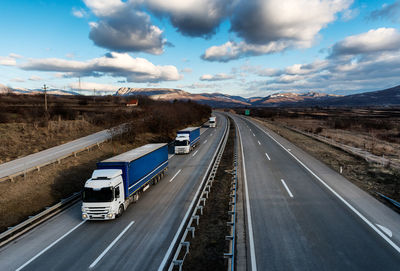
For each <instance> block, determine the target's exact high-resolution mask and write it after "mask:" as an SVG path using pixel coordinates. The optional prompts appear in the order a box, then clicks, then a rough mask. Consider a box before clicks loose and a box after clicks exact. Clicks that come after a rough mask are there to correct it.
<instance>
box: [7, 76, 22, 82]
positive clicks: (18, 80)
mask: <svg viewBox="0 0 400 271" xmlns="http://www.w3.org/2000/svg"><path fill="white" fill-rule="evenodd" d="M10 81H12V82H16V83H23V82H25V80H24V79H22V78H19V77H17V78H13V79H11V80H10Z"/></svg>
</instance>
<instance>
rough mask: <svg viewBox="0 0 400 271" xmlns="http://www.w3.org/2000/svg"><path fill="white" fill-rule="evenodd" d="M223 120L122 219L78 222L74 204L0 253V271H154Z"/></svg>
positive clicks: (211, 152) (174, 163) (171, 166)
mask: <svg viewBox="0 0 400 271" xmlns="http://www.w3.org/2000/svg"><path fill="white" fill-rule="evenodd" d="M226 124H227V119H226V118H225V117H223V116H222V115H220V114H218V126H217V128H210V129H207V130H206V131H204V132H203V133H202V135H201V140H200V144H199V146H198V147H197V148H196V149H195V150H194V151H192V152H191V153H190V154H188V155H179V156H178V155H174V156H172V157H170V159H169V166H168V172H167V175H166V176H165V177H164V178H163V179H162V180H161V181H160V182H159V183H158V184H157V185H155V186H152V187H151V188H150V189H149V190H147V191H146V192H145V193H143V194H142V195H141V198H140V199H139V201H138V202H137V203H135V204H133V205H132V206H130V207H129V208H128V209H127V210H126V211H125V213H124V214H123V216H122V217H120V218H118V219H116V220H112V221H87V222H82V220H81V212H80V203H78V204H76V205H74V206H73V207H71V208H69V209H67V210H66V211H64V212H62V213H61V214H59V215H57V216H55V217H54V218H52V219H50V220H48V221H46V222H45V223H43V224H42V225H40V226H38V227H37V228H35V229H34V230H32V231H30V232H29V233H27V234H25V235H23V236H22V237H20V238H18V239H17V240H15V241H13V242H11V243H10V244H8V245H6V246H4V247H2V248H1V249H0V266H1V270H157V269H158V268H159V267H160V265H161V263H162V261H163V259H164V257H165V255H166V253H167V251H168V249H169V248H170V245H171V242H172V241H173V239H174V237H175V236H176V233H177V230H178V228H179V226H180V224H181V222H182V219H183V217H184V216H185V214H186V212H187V210H188V207H189V205H190V203H191V201H192V198H193V196H194V194H195V193H196V191H197V189H198V187H199V185H200V182H201V180H202V179H203V177H204V175H205V173H206V171H207V168H208V167H209V164H210V162H211V158H212V157H213V155H214V153H215V151H216V148H217V146H218V144H219V142H220V141H221V140H222V137H223V133H224V129H225V126H226Z"/></svg>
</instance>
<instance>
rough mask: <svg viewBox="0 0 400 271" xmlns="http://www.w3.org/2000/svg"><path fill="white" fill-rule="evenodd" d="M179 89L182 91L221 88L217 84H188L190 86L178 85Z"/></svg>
mask: <svg viewBox="0 0 400 271" xmlns="http://www.w3.org/2000/svg"><path fill="white" fill-rule="evenodd" d="M176 87H177V88H180V89H187V88H188V89H216V88H219V87H220V86H219V85H217V84H205V83H199V82H195V83H193V84H188V85H177V86H176Z"/></svg>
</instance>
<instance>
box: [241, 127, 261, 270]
mask: <svg viewBox="0 0 400 271" xmlns="http://www.w3.org/2000/svg"><path fill="white" fill-rule="evenodd" d="M236 127H238V132H239V137H240V150H241V152H242V166H243V176H244V187H245V190H246V212H247V225H248V228H249V243H250V259H251V269H252V270H253V271H257V261H256V253H255V248H254V236H253V223H252V220H251V212H250V200H249V189H248V187H247V174H246V163H245V158H244V151H243V144H242V134H241V132H240V128H239V124H237V125H236Z"/></svg>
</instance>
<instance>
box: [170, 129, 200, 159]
mask: <svg viewBox="0 0 400 271" xmlns="http://www.w3.org/2000/svg"><path fill="white" fill-rule="evenodd" d="M199 140H200V127H188V128H186V129H183V130H180V131H178V133H177V135H176V138H175V154H181V153H190V152H191V151H192V150H193V149H194V148H195V147H196V145H197V143H198V142H199Z"/></svg>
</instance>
